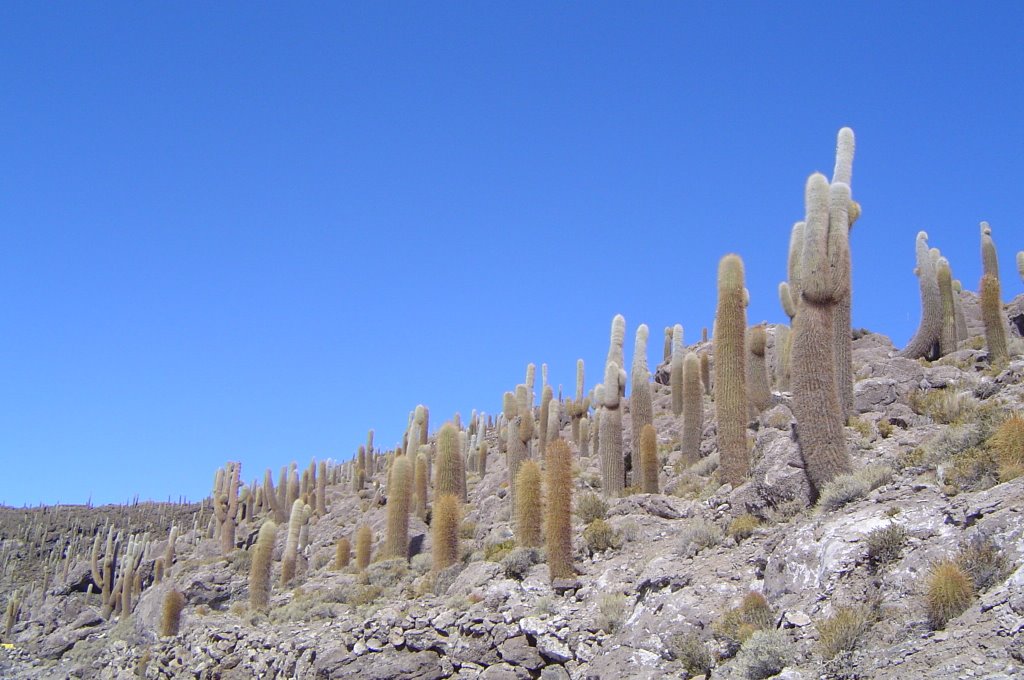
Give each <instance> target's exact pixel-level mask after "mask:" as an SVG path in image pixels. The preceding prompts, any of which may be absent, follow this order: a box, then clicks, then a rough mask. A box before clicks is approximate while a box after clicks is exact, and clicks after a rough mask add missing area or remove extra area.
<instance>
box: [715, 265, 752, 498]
mask: <svg viewBox="0 0 1024 680" xmlns="http://www.w3.org/2000/svg"><path fill="white" fill-rule="evenodd" d="M746 306H747V301H746V295H745V291H744V288H743V261H742V260H741V259H740V257H739V255H733V254H730V255H726V256H725V257H723V258H722V260H721V261H720V262H719V264H718V308H717V311H716V314H715V326H714V347H715V370H716V375H715V419H716V420H717V422H718V451H719V461H720V463H719V464H720V467H721V470H722V480H723V481H724V482H727V483H729V484H732V485H733V487H734V488H735V487H737V486H739V485H740V484H742V483H743V482H744V481H745V480H746V478H747V472H748V470H749V468H750V454H749V452H748V450H747V388H746V367H745V364H746V362H745V354H746V351H745V344H746V343H745V340H746V337H745V336H746V330H747V311H746Z"/></svg>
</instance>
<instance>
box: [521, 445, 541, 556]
mask: <svg viewBox="0 0 1024 680" xmlns="http://www.w3.org/2000/svg"><path fill="white" fill-rule="evenodd" d="M515 510H516V513H515V518H516V522H515V530H516V542H517V543H518V544H519V545H520V546H522V547H524V548H536V547H537V546H539V545H540V543H541V532H540V520H541V499H540V467H539V466H538V465H537V463H535V462H534V461H532V460H528V461H526V462H525V463H523V464H522V466H520V468H519V474H517V475H516V506H515Z"/></svg>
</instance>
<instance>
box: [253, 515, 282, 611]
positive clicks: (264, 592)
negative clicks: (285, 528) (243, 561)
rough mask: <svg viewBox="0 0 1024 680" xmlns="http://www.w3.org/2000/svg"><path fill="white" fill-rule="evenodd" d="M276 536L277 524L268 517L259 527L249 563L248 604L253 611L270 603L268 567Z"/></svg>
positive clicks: (263, 609) (272, 555)
mask: <svg viewBox="0 0 1024 680" xmlns="http://www.w3.org/2000/svg"><path fill="white" fill-rule="evenodd" d="M276 538H277V524H275V523H274V521H273V520H270V519H268V520H266V521H265V522H263V525H262V526H261V527H260V532H259V535H258V536H257V538H256V547H255V548H254V549H253V554H252V563H251V564H250V565H249V606H250V607H252V609H253V611H257V612H261V611H266V610H267V606H268V605H269V603H270V567H271V564H272V563H273V559H274V540H275V539H276Z"/></svg>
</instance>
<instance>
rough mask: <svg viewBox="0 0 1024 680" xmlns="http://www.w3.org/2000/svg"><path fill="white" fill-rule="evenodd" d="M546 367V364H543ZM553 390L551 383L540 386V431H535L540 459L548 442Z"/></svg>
mask: <svg viewBox="0 0 1024 680" xmlns="http://www.w3.org/2000/svg"><path fill="white" fill-rule="evenodd" d="M544 366H545V367H546V366H547V364H544ZM554 396H555V393H554V390H552V389H551V385H544V387H542V388H541V394H540V431H539V432H538V433H537V451H538V452H539V454H540V457H541V459H543V458H544V452H545V451H546V450H547V443H548V415H549V413H548V406H549V405H550V404H551V400H552V399H553V398H554Z"/></svg>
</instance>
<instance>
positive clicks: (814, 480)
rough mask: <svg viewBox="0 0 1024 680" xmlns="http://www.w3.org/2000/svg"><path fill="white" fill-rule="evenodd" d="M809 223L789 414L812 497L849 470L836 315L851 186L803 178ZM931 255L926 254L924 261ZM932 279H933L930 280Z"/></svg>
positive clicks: (845, 281)
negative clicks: (838, 373) (838, 374)
mask: <svg viewBox="0 0 1024 680" xmlns="http://www.w3.org/2000/svg"><path fill="white" fill-rule="evenodd" d="M805 196H806V205H807V223H806V227H805V231H804V247H803V250H802V252H801V262H800V264H801V273H800V289H801V290H800V298H799V301H798V303H797V305H798V307H797V314H796V319H795V320H794V327H793V369H792V371H793V414H794V416H796V421H797V425H798V427H799V430H798V434H799V441H800V452H801V455H802V456H803V459H804V464H805V468H806V471H807V476H808V478H809V480H810V483H811V487H812V488H813V490H814V494H815V495H817V494H818V493H820V491H821V489H822V487H823V486H824V485H825V484H826V483H827V482H829V481H831V480H832V479H833V478H834V477H835V476H837V475H840V474H844V473H848V472H849V471H850V458H849V454H848V453H847V451H846V444H845V441H844V436H843V421H844V418H843V414H842V404H841V402H840V399H839V392H838V389H837V378H836V362H835V342H834V314H835V307H836V304H837V302H838V300H839V298H840V297H841V296H842V294H843V293H842V289H843V287H844V286H849V282H850V277H849V269H848V267H846V266H845V263H848V262H849V256H848V255H847V254H845V253H844V251H846V250H847V249H848V247H849V246H848V241H847V238H848V233H849V224H850V218H849V210H850V203H851V201H850V192H849V187H847V186H846V185H845V184H843V183H841V182H836V183H834V184H832V186H831V187H830V186H829V184H828V180H826V179H825V177H824V176H823V175H821V174H819V173H815V174H813V175H811V176H810V178H809V179H808V180H807V188H806V193H805ZM927 258H929V256H928V255H927V254H926V259H927ZM933 280H934V277H933Z"/></svg>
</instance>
